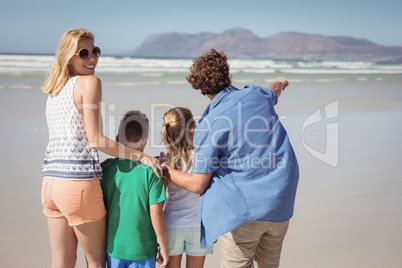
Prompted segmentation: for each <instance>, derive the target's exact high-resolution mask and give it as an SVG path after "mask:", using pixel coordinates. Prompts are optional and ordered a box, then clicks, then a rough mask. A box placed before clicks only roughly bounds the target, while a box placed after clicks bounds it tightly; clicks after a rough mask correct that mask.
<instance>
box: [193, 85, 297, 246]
mask: <svg viewBox="0 0 402 268" xmlns="http://www.w3.org/2000/svg"><path fill="white" fill-rule="evenodd" d="M277 101H278V98H277V96H276V94H275V92H274V91H273V90H272V89H270V88H265V87H260V86H257V85H247V86H246V87H245V88H244V89H242V90H239V89H237V88H235V87H234V86H229V87H227V88H225V89H224V90H222V91H221V92H220V93H219V94H218V95H217V96H216V97H215V98H214V99H213V100H212V101H211V102H210V104H209V105H208V107H207V108H206V110H205V112H204V113H203V115H202V117H201V119H200V121H199V124H198V126H197V128H196V131H195V134H194V145H195V150H194V169H193V173H209V172H213V174H212V178H211V181H210V184H209V186H208V188H207V190H206V191H205V192H204V193H203V194H202V195H201V197H200V205H199V217H200V221H201V247H203V248H205V247H209V246H211V245H212V244H213V242H214V241H215V240H216V239H217V238H218V237H219V236H220V235H223V234H225V233H227V232H229V231H232V230H233V229H235V228H237V227H238V226H240V225H241V224H243V223H246V222H250V221H270V222H282V221H286V220H288V219H290V218H291V217H292V215H293V209H294V201H295V195H296V188H297V183H298V179H299V168H298V164H297V160H296V156H295V154H294V151H293V149H292V146H291V144H290V142H289V138H288V135H287V133H286V131H285V129H284V127H283V126H282V124H281V123H280V121H279V119H278V115H277V114H276V112H275V110H274V105H275V104H276V103H277Z"/></svg>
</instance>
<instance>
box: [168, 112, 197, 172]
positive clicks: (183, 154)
mask: <svg viewBox="0 0 402 268" xmlns="http://www.w3.org/2000/svg"><path fill="white" fill-rule="evenodd" d="M163 121H164V124H163V129H162V140H163V143H164V144H165V145H166V147H167V150H168V157H169V162H170V164H169V166H170V167H172V168H175V169H178V170H182V169H183V166H182V164H183V162H184V163H185V164H186V166H187V168H186V169H185V170H182V171H185V172H186V171H188V170H189V169H190V167H191V165H192V163H193V160H192V157H191V150H192V149H193V148H194V145H193V140H192V137H191V129H192V128H195V121H194V118H193V114H192V113H191V111H190V110H189V109H186V108H182V107H176V108H172V109H170V110H169V111H167V112H166V113H165V114H164V116H163Z"/></svg>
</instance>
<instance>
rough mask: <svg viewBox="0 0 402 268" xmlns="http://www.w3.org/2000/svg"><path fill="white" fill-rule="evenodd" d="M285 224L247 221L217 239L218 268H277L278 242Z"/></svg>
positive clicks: (285, 222)
mask: <svg viewBox="0 0 402 268" xmlns="http://www.w3.org/2000/svg"><path fill="white" fill-rule="evenodd" d="M288 226H289V221H284V222H257V221H253V222H248V223H245V224H242V225H240V226H239V227H237V228H236V229H234V230H233V231H231V232H228V233H226V234H224V235H222V236H221V237H220V241H221V254H222V255H221V267H224V268H231V267H238V268H241V267H252V264H253V260H254V261H256V262H257V263H258V264H260V265H262V266H263V267H267V268H274V267H275V268H276V267H279V260H280V257H281V251H282V243H283V239H284V238H285V235H286V232H287V230H288Z"/></svg>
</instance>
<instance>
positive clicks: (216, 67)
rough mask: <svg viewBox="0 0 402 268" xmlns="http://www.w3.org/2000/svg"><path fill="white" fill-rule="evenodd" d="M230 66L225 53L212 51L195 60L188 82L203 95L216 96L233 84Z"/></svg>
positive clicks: (187, 77)
mask: <svg viewBox="0 0 402 268" xmlns="http://www.w3.org/2000/svg"><path fill="white" fill-rule="evenodd" d="M229 68H230V67H229V64H228V62H227V57H226V55H225V53H224V52H223V51H221V52H218V51H216V50H215V49H211V50H210V51H208V52H204V53H203V54H202V55H201V57H198V58H196V59H194V60H193V65H191V67H190V73H189V74H188V75H187V76H186V79H187V81H188V82H189V83H190V85H191V86H192V87H193V88H194V89H200V90H201V94H203V95H214V94H217V93H219V92H221V91H222V90H223V89H224V88H225V87H227V86H230V85H231V84H232V81H231V79H232V76H231V75H230V73H229Z"/></svg>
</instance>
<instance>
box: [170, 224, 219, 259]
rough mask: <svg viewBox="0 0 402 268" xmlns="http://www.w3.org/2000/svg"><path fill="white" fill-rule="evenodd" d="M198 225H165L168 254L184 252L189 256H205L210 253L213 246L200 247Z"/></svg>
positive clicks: (173, 254)
mask: <svg viewBox="0 0 402 268" xmlns="http://www.w3.org/2000/svg"><path fill="white" fill-rule="evenodd" d="M200 236H201V229H200V227H167V228H166V239H167V246H168V252H169V256H176V255H180V254H183V253H186V254H187V255H190V256H205V255H207V254H212V252H213V246H211V247H209V248H201V246H200Z"/></svg>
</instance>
